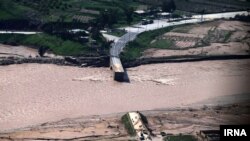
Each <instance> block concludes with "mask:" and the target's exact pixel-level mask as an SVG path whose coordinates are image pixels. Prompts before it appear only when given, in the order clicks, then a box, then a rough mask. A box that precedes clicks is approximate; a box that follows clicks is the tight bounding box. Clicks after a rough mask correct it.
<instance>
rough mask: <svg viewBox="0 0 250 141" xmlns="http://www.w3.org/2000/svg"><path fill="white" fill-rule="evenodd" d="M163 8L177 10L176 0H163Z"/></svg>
mask: <svg viewBox="0 0 250 141" xmlns="http://www.w3.org/2000/svg"><path fill="white" fill-rule="evenodd" d="M161 9H162V11H163V12H169V13H172V12H173V11H175V10H176V5H175V2H174V0H163V2H162V7H161Z"/></svg>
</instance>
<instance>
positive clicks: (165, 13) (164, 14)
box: [157, 12, 171, 18]
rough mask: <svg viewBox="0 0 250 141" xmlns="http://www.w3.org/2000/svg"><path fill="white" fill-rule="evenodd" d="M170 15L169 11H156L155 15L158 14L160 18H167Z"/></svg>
mask: <svg viewBox="0 0 250 141" xmlns="http://www.w3.org/2000/svg"><path fill="white" fill-rule="evenodd" d="M170 15H171V13H168V12H161V13H157V16H159V17H160V18H169V17H170Z"/></svg>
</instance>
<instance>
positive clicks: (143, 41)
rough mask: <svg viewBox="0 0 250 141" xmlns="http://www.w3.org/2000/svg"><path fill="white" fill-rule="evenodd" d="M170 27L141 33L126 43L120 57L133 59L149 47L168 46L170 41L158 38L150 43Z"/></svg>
mask: <svg viewBox="0 0 250 141" xmlns="http://www.w3.org/2000/svg"><path fill="white" fill-rule="evenodd" d="M172 29H173V27H166V28H162V29H157V30H153V31H147V32H144V33H141V34H140V35H138V37H137V38H136V39H135V40H134V41H132V42H129V43H128V45H127V46H126V48H125V51H124V53H122V54H121V59H122V60H124V61H132V60H135V59H136V58H139V57H140V56H141V55H142V52H143V51H144V50H146V49H149V48H169V47H170V46H171V45H172V43H171V42H170V41H167V40H162V39H160V40H158V41H156V42H154V43H152V44H151V41H152V40H155V39H156V38H157V37H158V36H160V35H162V34H164V33H166V32H169V31H170V30H172Z"/></svg>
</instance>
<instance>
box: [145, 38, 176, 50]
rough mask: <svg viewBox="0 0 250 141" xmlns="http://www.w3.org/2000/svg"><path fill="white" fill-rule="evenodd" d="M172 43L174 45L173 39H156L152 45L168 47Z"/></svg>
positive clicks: (154, 46)
mask: <svg viewBox="0 0 250 141" xmlns="http://www.w3.org/2000/svg"><path fill="white" fill-rule="evenodd" d="M172 45H173V43H172V41H170V40H167V39H160V40H156V41H155V42H154V43H152V44H151V45H150V46H151V47H153V48H162V49H166V48H169V47H171V46H172Z"/></svg>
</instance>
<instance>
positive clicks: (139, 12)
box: [134, 10, 146, 15]
mask: <svg viewBox="0 0 250 141" xmlns="http://www.w3.org/2000/svg"><path fill="white" fill-rule="evenodd" d="M134 13H136V14H138V15H145V14H146V11H144V10H136V11H134Z"/></svg>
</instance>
